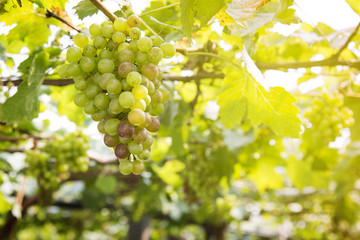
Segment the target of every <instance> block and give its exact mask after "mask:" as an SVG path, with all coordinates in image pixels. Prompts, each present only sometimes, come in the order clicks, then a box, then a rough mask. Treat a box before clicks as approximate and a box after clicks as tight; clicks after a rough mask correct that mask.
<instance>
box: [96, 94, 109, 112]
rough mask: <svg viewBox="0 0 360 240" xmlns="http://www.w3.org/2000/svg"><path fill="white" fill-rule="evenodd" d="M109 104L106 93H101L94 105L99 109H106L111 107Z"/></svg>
mask: <svg viewBox="0 0 360 240" xmlns="http://www.w3.org/2000/svg"><path fill="white" fill-rule="evenodd" d="M109 102H110V101H109V97H108V96H107V95H106V93H99V94H98V95H96V96H95V99H94V104H95V106H96V107H97V108H99V109H106V108H107V107H108V106H109Z"/></svg>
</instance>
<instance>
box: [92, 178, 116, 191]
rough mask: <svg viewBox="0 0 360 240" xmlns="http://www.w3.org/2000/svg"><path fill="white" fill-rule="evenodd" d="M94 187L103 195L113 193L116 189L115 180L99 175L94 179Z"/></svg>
mask: <svg viewBox="0 0 360 240" xmlns="http://www.w3.org/2000/svg"><path fill="white" fill-rule="evenodd" d="M95 187H96V188H97V189H99V190H100V192H102V193H104V194H110V193H113V192H114V191H115V189H116V178H115V177H114V176H106V175H103V174H101V175H99V176H98V177H97V179H96V182H95Z"/></svg>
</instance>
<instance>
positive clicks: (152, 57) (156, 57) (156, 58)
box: [147, 47, 163, 65]
mask: <svg viewBox="0 0 360 240" xmlns="http://www.w3.org/2000/svg"><path fill="white" fill-rule="evenodd" d="M147 57H148V59H149V61H150V62H151V63H153V64H155V65H156V64H158V63H159V62H160V61H161V59H162V58H163V52H162V50H161V49H160V48H158V47H153V48H152V49H151V50H150V51H149V52H148V53H147Z"/></svg>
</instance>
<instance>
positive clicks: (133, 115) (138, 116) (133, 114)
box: [128, 109, 145, 126]
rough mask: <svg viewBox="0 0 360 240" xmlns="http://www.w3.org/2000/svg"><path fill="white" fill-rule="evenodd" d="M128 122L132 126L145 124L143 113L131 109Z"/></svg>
mask: <svg viewBox="0 0 360 240" xmlns="http://www.w3.org/2000/svg"><path fill="white" fill-rule="evenodd" d="M128 120H129V122H130V123H131V124H132V125H134V126H139V125H141V124H143V123H144V122H145V113H144V111H142V110H140V109H132V110H131V111H130V112H129V113H128Z"/></svg>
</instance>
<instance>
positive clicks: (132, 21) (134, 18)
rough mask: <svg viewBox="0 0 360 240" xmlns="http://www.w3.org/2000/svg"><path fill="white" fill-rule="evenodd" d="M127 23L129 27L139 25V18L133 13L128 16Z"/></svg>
mask: <svg viewBox="0 0 360 240" xmlns="http://www.w3.org/2000/svg"><path fill="white" fill-rule="evenodd" d="M127 23H128V25H129V26H130V27H131V28H132V27H138V26H140V23H141V19H140V18H139V17H138V16H137V15H135V14H133V15H131V16H129V17H128V19H127Z"/></svg>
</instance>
